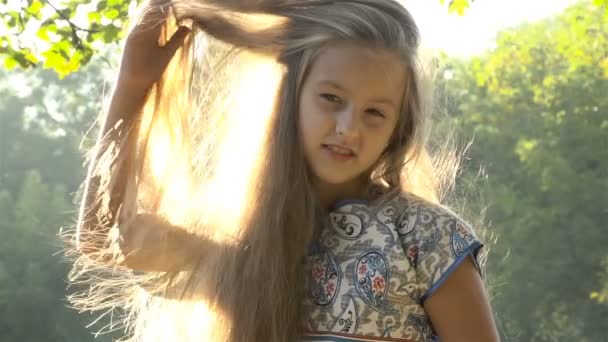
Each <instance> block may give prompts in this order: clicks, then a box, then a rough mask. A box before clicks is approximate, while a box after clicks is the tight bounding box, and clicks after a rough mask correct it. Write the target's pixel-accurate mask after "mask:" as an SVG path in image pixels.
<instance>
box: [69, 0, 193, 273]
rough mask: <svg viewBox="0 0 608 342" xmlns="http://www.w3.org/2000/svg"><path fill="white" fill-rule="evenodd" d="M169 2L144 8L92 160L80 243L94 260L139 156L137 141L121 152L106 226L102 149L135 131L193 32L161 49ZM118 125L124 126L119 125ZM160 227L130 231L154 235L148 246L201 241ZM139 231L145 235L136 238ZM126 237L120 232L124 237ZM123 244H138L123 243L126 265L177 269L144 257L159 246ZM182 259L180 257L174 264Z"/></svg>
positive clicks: (185, 32) (80, 221)
mask: <svg viewBox="0 0 608 342" xmlns="http://www.w3.org/2000/svg"><path fill="white" fill-rule="evenodd" d="M167 4H168V1H167V0H151V1H150V2H149V3H148V4H147V5H146V6H148V7H147V8H144V9H143V12H144V13H146V14H145V16H144V18H143V19H142V20H141V24H138V25H136V26H135V27H134V28H133V30H132V31H131V32H130V33H129V35H128V36H127V38H126V44H125V47H124V51H123V56H122V61H121V66H120V71H119V77H118V80H117V83H116V86H115V88H114V91H113V93H112V98H111V101H110V105H109V107H108V111H107V115H106V116H105V118H104V122H103V123H102V126H101V129H100V133H99V136H98V140H97V147H96V149H95V153H96V155H93V156H92V159H91V162H90V165H89V170H88V173H87V178H86V181H85V187H84V193H83V199H82V202H81V206H80V212H79V218H78V225H77V228H76V243H77V246H78V248H79V250H81V251H82V252H83V253H85V254H87V255H89V256H91V257H93V256H94V253H95V252H97V251H99V250H100V249H102V248H103V247H104V243H105V240H106V239H105V237H107V235H108V234H109V233H110V228H111V227H112V226H113V225H114V223H115V222H116V221H117V216H118V211H119V207H120V206H121V205H122V204H124V202H125V195H126V191H127V184H126V183H127V176H128V175H129V173H130V172H129V171H130V168H131V164H132V162H133V157H134V152H135V151H134V148H135V143H134V142H133V143H130V144H126V145H125V146H124V147H123V148H127V149H129V150H124V151H122V152H121V153H124V154H125V156H126V158H125V160H124V162H123V163H121V165H120V170H118V178H117V179H115V183H114V186H113V187H112V189H111V193H110V198H111V200H110V202H109V209H110V213H109V216H110V217H106V218H102V220H101V221H103V222H100V220H99V218H98V215H97V214H98V209H99V207H98V203H97V202H96V201H97V198H96V196H97V192H98V189H99V186H100V179H99V178H98V177H96V176H95V174H94V172H93V171H94V168H95V166H96V164H97V162H98V161H99V157H100V152H102V151H101V149H100V148H99V147H101V146H102V145H101V144H102V143H103V142H107V141H117V140H118V137H119V136H122V135H124V134H125V133H126V132H127V131H128V130H129V129H131V128H133V127H135V126H134V125H135V124H136V123H137V120H138V118H139V113H140V112H141V110H142V107H143V105H144V103H145V100H146V96H147V94H148V93H149V91H150V89H151V88H152V86H153V85H154V83H156V82H157V81H158V80H159V79H160V77H161V75H162V73H163V71H164V70H165V68H166V66H167V64H168V63H169V61H170V60H171V58H172V57H173V55H174V54H175V52H176V51H177V49H178V48H179V47H180V46H181V45H182V43H183V41H184V39H185V38H186V36H187V35H188V33H189V30H188V29H187V28H183V27H182V28H180V29H178V30H177V31H176V32H175V34H174V35H173V36H172V37H171V39H170V40H169V42H168V43H167V44H165V45H164V46H159V44H158V40H159V37H160V34H161V27H162V26H161V25H159V23H160V22H162V21H163V20H166V17H163V15H164V16H166V14H167V11H163V10H161V9H160V6H163V5H167ZM121 121H122V122H121ZM119 122H121V124H120V125H119V126H117V124H118V123H119ZM155 227H156V228H158V229H163V228H167V229H164V230H163V231H159V232H156V231H155V230H154V229H146V226H145V225H132V226H131V227H130V234H131V235H134V236H140V235H141V234H143V233H144V232H145V233H146V234H147V235H150V236H149V237H148V238H146V239H139V240H137V241H143V242H147V241H151V242H154V241H156V238H157V237H160V236H162V237H163V241H165V242H164V243H167V242H168V243H173V242H175V243H179V244H180V246H181V247H184V246H185V245H183V243H184V242H186V241H196V240H192V239H186V238H185V237H183V236H182V235H183V234H186V232H185V231H182V230H179V229H176V227H170V226H163V225H160V224H158V225H155ZM118 228H119V230H120V228H121V227H120V226H119V227H118ZM169 228H171V229H169ZM138 230H141V231H140V232H139V233H137V234H136V232H137V231H138ZM122 233H123V232H119V235H121V234H122ZM124 241H127V242H129V243H131V242H132V241H135V240H133V239H123V244H122V245H121V246H120V247H121V249H124V251H125V252H127V253H122V254H123V255H122V263H123V264H124V265H126V266H127V267H131V266H136V267H137V269H141V270H152V269H154V270H159V271H162V270H166V271H168V270H170V269H167V267H164V266H168V265H171V266H174V263H172V262H168V263H167V260H166V258H163V259H162V260H161V259H159V258H145V259H143V258H141V255H144V254H145V253H148V252H147V250H148V249H149V250H150V251H151V250H152V248H156V247H158V245H152V246H146V245H129V244H127V242H124ZM188 246H189V245H188ZM166 250H167V251H170V250H174V251H177V250H179V249H178V248H174V247H172V246H167V247H166ZM134 251H137V252H134ZM142 253H144V254H142ZM146 255H148V254H146ZM165 256H166V255H165ZM95 257H96V258H98V257H99V255H95ZM131 258H133V260H131ZM178 259H179V258H177V256H176V258H175V260H178ZM145 261H149V262H150V264H146V263H145ZM157 261H162V262H163V263H166V264H158V265H155V264H154V262H157Z"/></svg>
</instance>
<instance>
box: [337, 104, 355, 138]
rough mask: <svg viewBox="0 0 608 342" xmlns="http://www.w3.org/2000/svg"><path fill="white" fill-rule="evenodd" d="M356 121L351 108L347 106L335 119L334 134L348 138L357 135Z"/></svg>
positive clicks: (353, 110)
mask: <svg viewBox="0 0 608 342" xmlns="http://www.w3.org/2000/svg"><path fill="white" fill-rule="evenodd" d="M358 126H359V123H358V119H357V115H356V112H355V109H354V107H353V106H348V107H346V108H344V110H342V111H340V112H339V113H338V115H337V117H336V134H338V135H345V136H348V137H352V136H356V135H357V134H358V128H359V127H358Z"/></svg>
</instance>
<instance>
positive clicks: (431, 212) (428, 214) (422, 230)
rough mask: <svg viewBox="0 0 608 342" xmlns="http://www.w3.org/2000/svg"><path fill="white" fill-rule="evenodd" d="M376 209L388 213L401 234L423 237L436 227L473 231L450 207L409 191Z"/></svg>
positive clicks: (440, 229) (457, 230) (445, 229)
mask: <svg viewBox="0 0 608 342" xmlns="http://www.w3.org/2000/svg"><path fill="white" fill-rule="evenodd" d="M379 210H380V211H382V212H384V213H386V214H387V215H390V216H391V218H392V221H393V222H394V223H395V226H396V229H397V230H398V232H399V235H401V236H410V235H413V237H422V236H425V235H429V234H431V235H432V234H434V233H437V231H438V230H439V231H449V232H463V231H470V232H471V233H472V234H474V230H473V228H472V226H471V225H470V224H469V223H468V222H467V221H466V220H464V219H463V218H462V217H461V216H460V215H458V214H457V213H456V212H454V211H453V210H452V209H450V208H449V207H447V206H444V205H441V204H439V203H434V202H431V201H429V200H426V199H424V198H422V197H419V196H417V195H414V194H412V193H409V192H400V193H398V194H396V195H393V196H392V197H390V198H389V199H387V200H386V201H384V203H383V204H382V205H381V207H380V208H379Z"/></svg>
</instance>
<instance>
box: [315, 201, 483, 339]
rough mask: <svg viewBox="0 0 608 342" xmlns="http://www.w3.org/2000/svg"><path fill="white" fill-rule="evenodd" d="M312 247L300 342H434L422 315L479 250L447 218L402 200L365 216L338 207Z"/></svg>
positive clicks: (431, 207)
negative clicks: (305, 319) (428, 301)
mask: <svg viewBox="0 0 608 342" xmlns="http://www.w3.org/2000/svg"><path fill="white" fill-rule="evenodd" d="M329 219H330V222H329V223H328V226H327V227H325V229H322V230H321V233H320V235H319V238H318V239H316V241H315V242H314V243H313V244H312V245H311V247H310V251H309V255H308V259H307V266H308V267H307V269H308V272H309V277H308V280H309V283H308V284H307V286H308V297H307V298H306V305H307V307H308V308H309V311H310V317H309V319H308V322H307V324H308V330H309V333H308V334H306V336H305V337H304V338H303V341H417V342H418V341H424V342H427V341H438V338H437V337H436V335H435V332H434V329H433V326H432V324H431V322H430V320H429V317H428V316H427V315H426V313H425V311H424V309H423V306H422V305H423V303H424V301H425V300H426V299H427V298H428V297H429V296H430V295H432V294H433V293H434V292H435V291H436V290H437V289H438V288H439V286H441V284H442V283H443V282H444V281H445V279H446V278H447V277H448V276H449V275H450V273H451V272H452V271H453V270H454V269H455V268H456V267H457V266H458V265H459V264H461V263H462V261H464V260H465V258H467V257H468V256H469V255H471V256H473V259H474V260H475V262H476V261H477V254H478V251H479V250H480V248H481V247H482V244H481V242H480V241H479V239H478V238H477V237H476V236H475V233H474V232H473V230H472V229H471V227H470V226H469V225H468V224H467V223H466V222H464V221H462V220H461V219H460V218H459V217H458V216H456V215H455V214H454V213H453V212H451V211H449V210H448V209H445V208H443V207H440V206H438V205H435V204H432V203H429V202H427V201H425V200H423V199H421V198H419V197H416V196H414V195H412V194H407V193H405V194H401V195H399V196H396V197H395V198H393V199H391V200H389V201H388V202H387V203H386V204H385V205H383V206H382V207H381V208H380V209H379V210H375V211H373V212H372V210H371V209H370V206H368V205H367V204H366V203H365V202H363V201H345V202H341V203H339V204H337V205H336V206H335V207H334V209H333V210H332V211H331V213H330V215H329Z"/></svg>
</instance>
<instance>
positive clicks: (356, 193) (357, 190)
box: [313, 178, 368, 209]
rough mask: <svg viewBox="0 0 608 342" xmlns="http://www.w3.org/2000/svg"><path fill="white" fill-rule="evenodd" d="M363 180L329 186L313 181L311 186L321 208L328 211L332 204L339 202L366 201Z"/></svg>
mask: <svg viewBox="0 0 608 342" xmlns="http://www.w3.org/2000/svg"><path fill="white" fill-rule="evenodd" d="M364 179H365V178H363V179H355V180H353V181H350V182H348V183H343V184H331V183H327V182H324V181H322V180H320V179H315V180H314V182H313V185H314V188H315V190H316V193H317V198H318V199H319V203H320V204H321V206H322V208H324V209H330V208H331V207H332V205H333V204H335V203H336V202H338V201H341V200H345V199H352V198H356V199H368V198H367V195H366V191H365V181H364Z"/></svg>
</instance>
